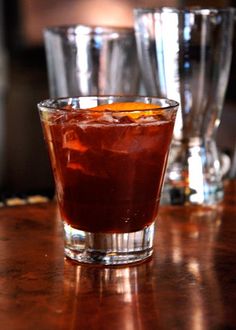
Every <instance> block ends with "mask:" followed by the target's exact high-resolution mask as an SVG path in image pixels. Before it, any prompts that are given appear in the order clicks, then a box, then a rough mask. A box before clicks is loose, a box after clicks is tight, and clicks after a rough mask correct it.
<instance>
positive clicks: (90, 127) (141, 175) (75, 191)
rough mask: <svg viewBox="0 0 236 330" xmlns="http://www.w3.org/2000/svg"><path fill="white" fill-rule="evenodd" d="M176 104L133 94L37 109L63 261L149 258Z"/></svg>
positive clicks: (60, 101)
mask: <svg viewBox="0 0 236 330" xmlns="http://www.w3.org/2000/svg"><path fill="white" fill-rule="evenodd" d="M177 107H178V103H177V102H175V101H171V100H168V99H158V98H152V97H140V96H137V97H115V96H104V97H102V96H100V97H97V96H96V97H95V96H91V97H78V98H62V99H51V100H46V101H43V102H41V103H40V104H39V105H38V108H39V112H40V118H41V123H42V127H43V131H44V136H45V140H46V143H47V145H48V149H49V155H50V159H51V164H52V169H53V173H54V178H55V184H56V192H57V199H58V204H59V208H60V213H61V219H62V221H63V224H64V233H65V254H66V256H67V257H69V258H72V259H74V260H77V261H79V262H85V263H101V264H107V265H112V264H123V263H132V262H135V261H140V260H143V259H146V258H147V257H149V256H151V255H152V251H153V235H154V223H155V220H156V217H157V212H158V206H159V200H160V194H161V188H162V183H163V177H164V173H165V167H166V162H167V158H168V152H169V146H170V142H171V138H172V133H173V127H174V122H175V116H176V111H177Z"/></svg>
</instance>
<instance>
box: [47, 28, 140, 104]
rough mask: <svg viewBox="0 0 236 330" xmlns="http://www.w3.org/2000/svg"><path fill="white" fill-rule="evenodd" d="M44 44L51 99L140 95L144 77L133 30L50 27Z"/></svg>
mask: <svg viewBox="0 0 236 330" xmlns="http://www.w3.org/2000/svg"><path fill="white" fill-rule="evenodd" d="M44 41H45V48H46V58H47V68H48V78H49V91H50V97H52V98H55V97H66V96H87V95H108V94H113V95H115V94H117V95H134V94H137V93H138V91H139V84H140V81H139V78H140V74H139V66H138V59H137V51H136V41H135V35H134V30H133V29H132V28H119V27H112V28H109V27H92V26H85V25H73V26H57V27H49V28H46V29H45V31H44Z"/></svg>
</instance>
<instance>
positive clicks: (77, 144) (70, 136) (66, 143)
mask: <svg viewBox="0 0 236 330" xmlns="http://www.w3.org/2000/svg"><path fill="white" fill-rule="evenodd" d="M62 147H63V148H66V149H70V150H76V151H79V152H85V151H86V150H88V147H87V146H86V145H85V144H83V143H82V142H81V141H80V139H79V136H78V134H77V133H76V132H75V131H74V130H72V129H70V130H68V131H66V132H65V133H64V135H63V145H62Z"/></svg>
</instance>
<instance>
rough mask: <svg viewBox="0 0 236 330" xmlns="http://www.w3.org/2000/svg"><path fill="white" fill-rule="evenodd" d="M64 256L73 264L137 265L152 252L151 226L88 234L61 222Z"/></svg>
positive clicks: (152, 226)
mask: <svg viewBox="0 0 236 330" xmlns="http://www.w3.org/2000/svg"><path fill="white" fill-rule="evenodd" d="M64 235H65V255H66V256H67V257H68V258H70V259H73V260H75V261H77V262H81V263H89V264H103V265H122V264H130V263H134V262H139V261H142V260H145V259H146V258H148V257H150V256H151V255H152V252H153V236H154V223H152V224H151V225H150V226H147V227H145V228H144V229H143V230H139V231H136V232H131V233H117V234H116V233H91V232H85V231H82V230H78V229H74V228H72V227H71V226H70V225H68V224H67V223H65V222H64Z"/></svg>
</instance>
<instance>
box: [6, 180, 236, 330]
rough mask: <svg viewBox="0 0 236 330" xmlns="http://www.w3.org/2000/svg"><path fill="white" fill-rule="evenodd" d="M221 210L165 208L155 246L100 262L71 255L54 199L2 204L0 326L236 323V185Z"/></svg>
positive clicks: (132, 327) (193, 327) (43, 328)
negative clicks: (121, 260)
mask: <svg viewBox="0 0 236 330" xmlns="http://www.w3.org/2000/svg"><path fill="white" fill-rule="evenodd" d="M225 191H226V196H225V201H224V203H223V204H222V205H219V206H218V207H217V208H202V207H161V210H160V214H159V219H158V222H157V231H156V238H155V252H154V255H153V257H152V258H151V259H150V260H148V261H146V262H144V263H141V264H136V265H133V266H129V267H126V266H124V267H102V266H86V265H79V264H75V263H73V262H71V261H69V260H67V259H65V258H64V255H63V234H62V224H61V222H60V218H59V214H58V211H57V207H56V203H54V202H50V203H43V204H35V205H25V206H17V207H5V208H2V209H0V329H1V330H19V329H22V330H28V329H30V330H31V329H32V330H54V329H63V330H64V329H66V330H71V329H79V330H80V329H82V330H83V329H88V330H90V329H91V330H93V329H96V330H97V329H98V330H100V329H101V330H102V329H111V330H118V329H119V330H120V329H121V330H123V329H124V330H143V329H144V330H149V329H150V330H152V329H161V330H162V329H167V330H169V329H170V330H172V329H181V330H185V329H186V330H187V329H188V330H205V329H207V330H211V329H212V330H223V329H225V330H231V329H236V182H227V183H226V184H225Z"/></svg>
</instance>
